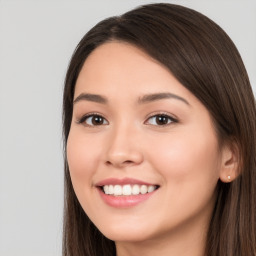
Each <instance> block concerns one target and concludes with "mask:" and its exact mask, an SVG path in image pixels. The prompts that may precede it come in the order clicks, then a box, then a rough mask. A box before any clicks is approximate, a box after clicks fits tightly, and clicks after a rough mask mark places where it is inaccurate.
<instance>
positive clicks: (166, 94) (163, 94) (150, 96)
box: [138, 92, 190, 106]
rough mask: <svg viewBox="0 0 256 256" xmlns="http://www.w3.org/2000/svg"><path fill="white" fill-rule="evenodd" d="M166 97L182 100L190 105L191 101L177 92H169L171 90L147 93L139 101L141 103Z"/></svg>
mask: <svg viewBox="0 0 256 256" xmlns="http://www.w3.org/2000/svg"><path fill="white" fill-rule="evenodd" d="M164 99H176V100H180V101H182V102H184V103H186V104H187V105H189V106H190V104H189V102H188V101H187V100H186V99H184V98H182V97H180V96H178V95H176V94H173V93H169V92H161V93H154V94H147V95H144V96H143V97H141V98H139V100H138V102H139V103H149V102H152V101H157V100H164Z"/></svg>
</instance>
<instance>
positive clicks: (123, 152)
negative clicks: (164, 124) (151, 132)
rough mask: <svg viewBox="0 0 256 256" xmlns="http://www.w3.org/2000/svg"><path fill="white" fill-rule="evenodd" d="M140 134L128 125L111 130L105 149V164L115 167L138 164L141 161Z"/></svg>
mask: <svg viewBox="0 0 256 256" xmlns="http://www.w3.org/2000/svg"><path fill="white" fill-rule="evenodd" d="M139 138H140V135H139V134H138V132H136V131H135V130H133V131H132V130H131V129H129V128H128V127H120V128H119V129H115V130H113V131H112V132H111V135H110V136H109V138H108V145H107V150H106V164H107V165H111V166H113V167H116V168H124V167H127V166H134V165H139V164H141V163H142V162H143V152H142V147H141V146H142V145H141V143H140V139H139Z"/></svg>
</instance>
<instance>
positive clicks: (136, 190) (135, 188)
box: [132, 185, 140, 195]
mask: <svg viewBox="0 0 256 256" xmlns="http://www.w3.org/2000/svg"><path fill="white" fill-rule="evenodd" d="M139 193H140V186H139V185H133V187H132V194H133V195H138V194H139Z"/></svg>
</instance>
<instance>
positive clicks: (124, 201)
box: [98, 188, 156, 208]
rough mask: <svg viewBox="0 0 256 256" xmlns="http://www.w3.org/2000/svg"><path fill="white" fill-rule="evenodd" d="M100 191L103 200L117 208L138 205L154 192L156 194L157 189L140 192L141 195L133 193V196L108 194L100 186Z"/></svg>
mask: <svg viewBox="0 0 256 256" xmlns="http://www.w3.org/2000/svg"><path fill="white" fill-rule="evenodd" d="M98 190H99V193H100V196H101V198H102V199H103V201H104V202H105V203H106V204H107V205H109V206H112V207H116V208H129V207H132V206H136V205H138V204H140V203H142V202H144V201H146V200H147V199H149V198H150V197H151V196H152V195H153V194H155V192H156V190H154V191H153V192H150V193H146V194H143V195H142V194H139V195H131V196H113V195H106V194H105V193H104V192H103V191H102V190H101V189H100V188H98Z"/></svg>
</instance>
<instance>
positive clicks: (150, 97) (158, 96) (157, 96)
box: [73, 92, 190, 106]
mask: <svg viewBox="0 0 256 256" xmlns="http://www.w3.org/2000/svg"><path fill="white" fill-rule="evenodd" d="M164 99H176V100H180V101H182V102H184V103H186V105H188V106H190V104H189V103H188V101H187V100H186V99H184V98H182V97H180V96H178V95H176V94H173V93H169V92H161V93H153V94H146V95H144V96H142V97H140V98H139V99H138V103H139V104H145V103H149V102H152V101H157V100H164ZM82 100H85V101H92V102H97V103H101V104H107V103H108V100H107V98H105V97H103V96H101V95H99V94H90V93H81V94H80V95H79V96H77V97H76V98H75V100H74V101H73V104H76V103H77V102H79V101H82Z"/></svg>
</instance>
